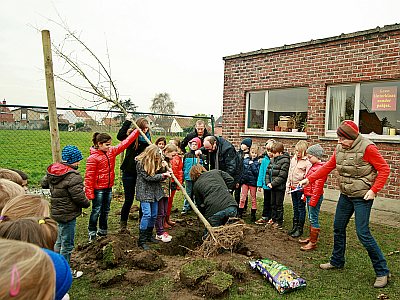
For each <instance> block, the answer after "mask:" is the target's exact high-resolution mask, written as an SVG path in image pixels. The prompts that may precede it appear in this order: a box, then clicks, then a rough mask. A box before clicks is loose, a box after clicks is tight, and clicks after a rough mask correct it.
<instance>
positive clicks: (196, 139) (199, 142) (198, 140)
mask: <svg viewBox="0 0 400 300" xmlns="http://www.w3.org/2000/svg"><path fill="white" fill-rule="evenodd" d="M193 142H195V143H196V144H197V149H199V148H200V147H201V139H199V138H198V137H195V138H192V139H191V140H190V141H189V144H191V143H193Z"/></svg>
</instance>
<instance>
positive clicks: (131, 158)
mask: <svg viewBox="0 0 400 300" xmlns="http://www.w3.org/2000/svg"><path fill="white" fill-rule="evenodd" d="M131 125H132V122H131V121H129V120H126V121H125V122H124V123H123V124H122V127H121V129H120V130H119V131H118V134H117V139H118V140H119V141H123V140H125V139H126V138H127V137H128V135H127V134H126V133H127V131H128V129H129V128H130V127H131ZM148 145H149V144H148V143H147V142H146V141H141V139H139V138H138V139H136V141H134V142H133V143H132V144H131V145H130V146H129V147H128V148H127V149H126V152H125V158H124V161H123V162H122V164H121V170H122V171H124V172H128V173H130V174H134V175H136V160H135V158H136V156H138V155H139V154H140V153H142V152H143V151H144V149H146V147H147V146H148Z"/></svg>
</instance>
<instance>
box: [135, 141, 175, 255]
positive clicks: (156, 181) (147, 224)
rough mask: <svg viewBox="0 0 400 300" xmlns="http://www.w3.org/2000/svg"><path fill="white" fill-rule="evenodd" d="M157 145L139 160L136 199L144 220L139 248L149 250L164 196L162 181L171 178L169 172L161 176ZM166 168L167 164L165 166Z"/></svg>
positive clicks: (141, 224) (140, 230)
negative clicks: (160, 201) (159, 205)
mask: <svg viewBox="0 0 400 300" xmlns="http://www.w3.org/2000/svg"><path fill="white" fill-rule="evenodd" d="M161 155H162V154H161V152H160V149H159V148H158V147H157V146H156V145H149V146H148V147H147V148H146V149H145V150H144V151H143V152H142V153H141V154H140V155H139V156H138V157H137V158H136V160H137V164H136V171H137V174H138V177H137V183H136V199H137V200H139V201H140V206H141V210H142V214H143V216H142V218H141V220H140V225H139V239H138V246H139V247H141V248H143V249H144V250H149V249H150V248H149V246H148V245H147V244H146V242H151V241H153V239H152V236H153V228H154V223H155V221H156V218H157V213H158V201H159V200H161V198H162V197H163V196H164V193H163V190H162V187H161V183H160V182H161V180H163V179H165V178H167V177H170V176H171V175H170V173H169V172H164V173H162V174H160V173H159V172H160V170H161V168H162V157H161ZM164 166H166V164H164Z"/></svg>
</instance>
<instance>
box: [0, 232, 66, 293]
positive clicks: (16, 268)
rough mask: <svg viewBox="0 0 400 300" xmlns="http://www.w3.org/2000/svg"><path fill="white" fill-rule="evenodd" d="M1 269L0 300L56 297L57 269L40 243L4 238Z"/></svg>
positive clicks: (2, 241)
mask: <svg viewBox="0 0 400 300" xmlns="http://www.w3.org/2000/svg"><path fill="white" fill-rule="evenodd" d="M0 268H1V270H2V272H1V273H0V287H1V288H0V299H14V298H15V299H42V300H53V299H55V296H56V273H55V269H54V266H53V264H52V260H51V258H50V257H49V255H47V254H46V253H45V252H44V251H43V250H42V249H40V248H39V247H38V246H36V245H34V244H30V243H25V242H21V241H12V240H5V239H0ZM70 276H71V275H70ZM71 282H72V279H71ZM71 282H70V284H69V286H68V289H69V287H70V286H71ZM66 286H67V285H66ZM68 289H67V290H66V291H65V293H66V292H67V291H68ZM65 293H64V295H65ZM57 299H61V298H57Z"/></svg>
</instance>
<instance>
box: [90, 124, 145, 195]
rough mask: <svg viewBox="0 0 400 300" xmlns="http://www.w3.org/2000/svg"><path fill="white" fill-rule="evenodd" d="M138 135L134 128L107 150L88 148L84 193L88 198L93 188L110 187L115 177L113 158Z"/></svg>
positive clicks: (92, 192) (92, 193)
mask: <svg viewBox="0 0 400 300" xmlns="http://www.w3.org/2000/svg"><path fill="white" fill-rule="evenodd" d="M138 135H139V131H138V130H137V129H135V130H134V131H133V132H132V133H131V134H130V135H129V136H128V137H127V138H126V139H125V140H123V141H122V142H121V143H119V144H118V145H117V146H113V147H110V149H108V151H107V152H103V151H101V150H99V149H96V148H93V147H92V148H90V156H89V157H88V159H87V162H86V174H85V193H86V197H87V198H88V199H89V200H92V199H94V190H101V189H107V188H111V187H112V186H113V185H114V178H115V172H114V168H115V158H116V156H117V155H118V154H120V153H121V152H122V151H124V150H125V149H126V148H128V146H129V145H130V144H132V143H133V141H134V140H136V138H137V137H138Z"/></svg>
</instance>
